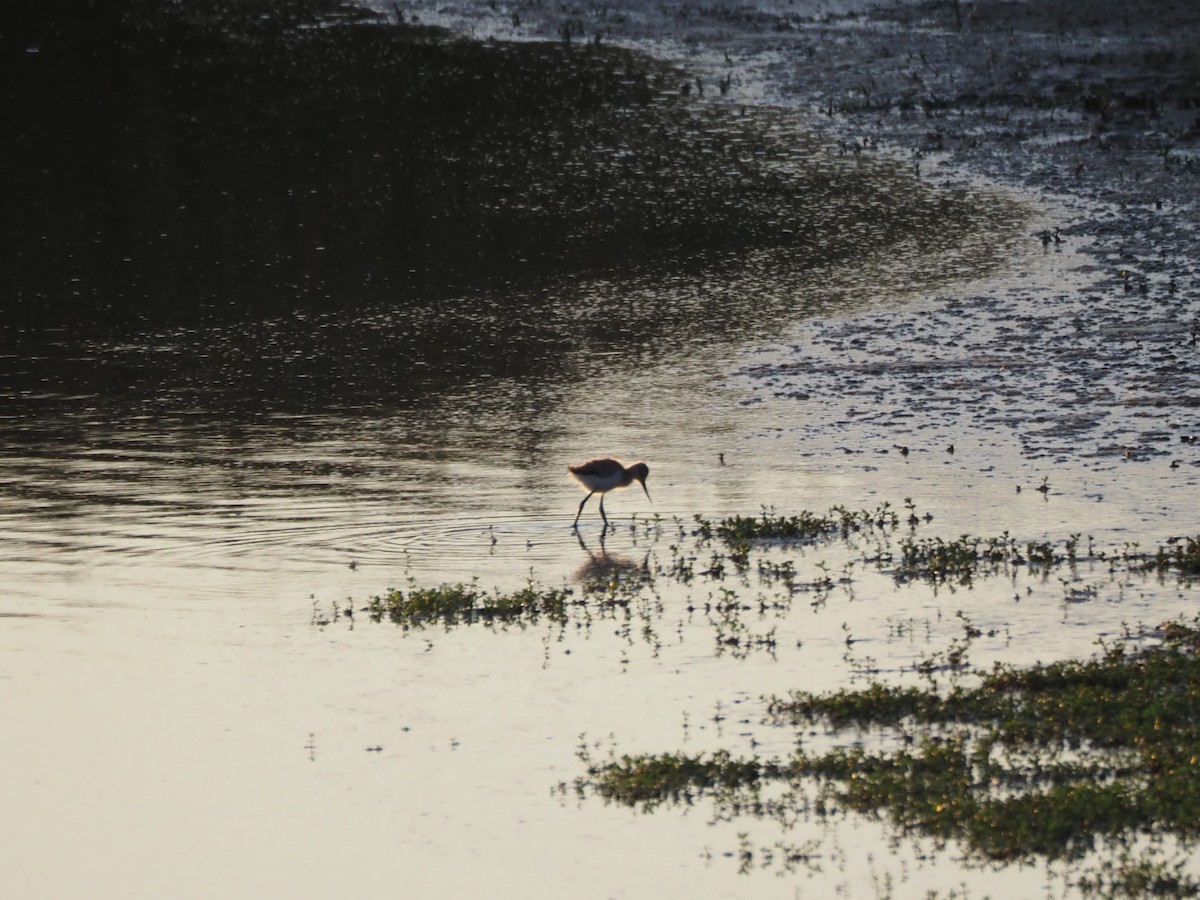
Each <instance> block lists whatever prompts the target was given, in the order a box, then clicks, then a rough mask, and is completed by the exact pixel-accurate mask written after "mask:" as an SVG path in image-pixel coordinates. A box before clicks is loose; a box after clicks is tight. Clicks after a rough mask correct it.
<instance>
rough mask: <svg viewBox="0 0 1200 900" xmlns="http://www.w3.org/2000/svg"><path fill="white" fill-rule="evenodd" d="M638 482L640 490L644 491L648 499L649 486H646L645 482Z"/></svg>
mask: <svg viewBox="0 0 1200 900" xmlns="http://www.w3.org/2000/svg"><path fill="white" fill-rule="evenodd" d="M638 484H640V485H641V486H642V490H643V491H645V492H646V499H647V500H650V488H648V487H646V482H644V481H639V482H638ZM650 502H651V503H653V502H654V501H653V500H650Z"/></svg>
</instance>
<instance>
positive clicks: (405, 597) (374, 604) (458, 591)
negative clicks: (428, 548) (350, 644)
mask: <svg viewBox="0 0 1200 900" xmlns="http://www.w3.org/2000/svg"><path fill="white" fill-rule="evenodd" d="M573 602H576V601H575V600H574V594H573V592H572V591H571V589H570V588H545V587H539V586H537V585H534V584H533V583H532V582H531V583H529V584H527V585H526V586H525V587H523V588H521V589H520V590H517V591H513V592H511V593H501V592H500V591H485V590H483V589H481V588H480V587H479V585H478V584H477V583H475V582H471V583H470V584H462V583H458V584H443V585H438V586H437V587H431V588H427V587H419V586H417V585H416V584H411V583H410V585H409V587H408V589H407V590H404V589H392V590H390V591H388V592H387V593H385V594H382V595H379V596H376V597H372V598H371V599H370V601H369V602H368V603H367V606H366V612H367V614H368V616H369V617H370V618H371V620H372V621H374V622H382V621H384V620H385V619H386V620H387V621H389V622H391V623H392V624H394V625H401V626H403V627H404V628H405V629H406V630H407V629H410V628H425V627H428V626H430V625H442V626H445V627H447V628H449V627H452V626H455V625H473V624H476V623H482V624H507V623H526V624H528V623H534V622H537V621H539V620H542V619H546V620H549V621H550V622H556V623H561V622H565V621H566V619H567V615H568V610H569V607H570V605H571V604H572V603H573Z"/></svg>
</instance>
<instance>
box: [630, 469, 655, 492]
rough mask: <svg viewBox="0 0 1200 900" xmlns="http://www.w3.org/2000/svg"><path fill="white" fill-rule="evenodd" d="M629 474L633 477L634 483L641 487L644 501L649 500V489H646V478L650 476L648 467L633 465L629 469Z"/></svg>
mask: <svg viewBox="0 0 1200 900" xmlns="http://www.w3.org/2000/svg"><path fill="white" fill-rule="evenodd" d="M629 474H630V475H632V476H633V479H634V481H636V482H637V483H638V484H640V485H641V486H642V490H643V491H645V492H646V499H647V500H649V499H650V489H649V488H647V487H646V476H647V475H649V474H650V467H649V466H648V465H646V464H645V463H642V462H640V463H634V464H633V465H632V466H630V467H629Z"/></svg>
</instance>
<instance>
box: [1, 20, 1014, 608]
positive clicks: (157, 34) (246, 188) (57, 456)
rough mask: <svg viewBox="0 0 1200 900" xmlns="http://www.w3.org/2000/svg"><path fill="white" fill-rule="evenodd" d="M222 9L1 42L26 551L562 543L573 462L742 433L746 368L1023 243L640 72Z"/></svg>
mask: <svg viewBox="0 0 1200 900" xmlns="http://www.w3.org/2000/svg"><path fill="white" fill-rule="evenodd" d="M206 9H207V8H206V7H196V8H195V9H194V10H193V13H192V14H191V15H190V16H183V15H181V14H175V13H170V12H155V13H154V14H150V13H149V12H147V13H146V14H145V15H141V16H139V15H136V14H134V13H131V12H129V11H128V10H126V11H125V12H126V14H125V15H122V14H121V11H115V12H114V11H109V12H105V11H104V10H101V9H99V8H90V15H91V16H92V17H93V18H92V19H91V20H89V19H88V18H87V17H86V16H75V17H70V16H58V17H56V16H55V15H53V14H47V16H46V17H45V18H44V19H40V20H39V19H38V18H37V17H33V18H32V19H31V23H30V24H28V26H27V28H28V31H27V33H25V34H23V35H22V34H12V35H10V37H9V38H8V39H7V41H6V44H5V50H6V54H5V59H6V70H7V72H8V74H9V75H10V76H12V77H13V78H14V80H12V81H10V82H9V84H10V85H12V87H10V88H9V90H8V91H7V93H6V94H5V107H6V111H7V113H8V115H6V118H11V119H12V120H14V121H15V122H16V127H15V128H14V129H11V130H10V131H9V133H8V135H7V137H6V138H5V139H4V143H3V145H2V146H3V161H4V164H5V169H6V171H9V172H10V173H18V172H19V173H20V177H11V178H10V185H9V188H10V190H11V191H12V197H13V200H14V202H15V206H16V207H17V208H19V209H21V210H22V212H23V215H21V216H20V217H11V218H10V219H9V220H8V222H7V225H6V226H5V230H4V233H3V238H2V239H3V242H4V245H5V248H6V253H5V260H6V269H7V272H6V277H5V282H4V288H3V291H4V296H3V303H4V305H5V307H6V308H7V309H8V314H7V316H6V319H5V322H4V323H3V327H2V328H0V398H2V402H3V407H2V410H3V412H2V415H3V428H4V430H3V435H4V438H3V441H4V447H3V456H2V461H0V484H2V485H3V488H2V492H0V507H2V508H3V510H4V513H3V514H4V518H5V522H6V531H7V533H8V535H9V540H8V541H7V542H6V544H5V555H6V557H7V559H8V560H9V561H10V564H17V565H25V564H28V563H31V562H45V561H48V560H49V561H51V562H54V563H55V564H57V563H66V564H68V565H78V564H88V565H90V564H91V563H92V562H93V561H94V560H95V559H96V558H97V555H99V556H100V557H103V558H109V559H111V558H114V557H115V558H121V557H124V556H126V555H129V556H138V555H139V554H147V553H151V552H154V553H160V554H161V553H163V552H167V553H169V558H170V559H171V560H172V561H173V564H175V565H179V566H182V567H183V568H184V570H187V569H188V568H190V567H192V566H199V567H201V568H203V567H205V566H208V565H210V564H212V560H213V558H214V557H224V561H223V563H222V564H228V563H229V560H230V559H235V560H236V559H241V560H242V563H241V564H242V565H245V566H247V567H248V568H251V569H253V568H255V567H258V566H265V567H266V568H271V567H273V566H276V565H280V566H295V565H299V566H301V567H303V565H304V563H306V562H308V561H310V560H311V559H312V558H313V554H314V553H316V554H317V555H318V556H319V558H321V559H322V560H324V561H337V562H338V563H339V564H341V563H347V562H349V561H353V560H355V559H361V558H364V557H366V558H376V559H386V560H389V561H391V562H393V563H396V564H398V565H399V564H402V562H401V561H402V560H404V559H406V558H407V557H406V554H407V553H408V552H409V551H411V550H413V548H420V547H422V546H424V545H425V544H426V543H428V544H431V545H434V546H437V545H439V541H440V539H433V540H429V541H423V540H422V539H421V538H420V537H419V535H421V534H425V533H428V530H429V529H430V528H433V529H434V531H435V532H436V531H437V530H438V529H442V530H445V531H452V530H455V529H460V528H468V529H469V530H470V529H475V531H478V530H479V529H482V528H483V527H484V525H483V524H481V523H484V522H485V521H486V520H487V519H488V518H489V517H499V518H501V519H503V518H504V517H511V516H512V515H513V514H514V513H515V514H516V515H518V516H531V517H533V519H534V520H536V521H539V522H546V521H547V519H546V516H547V514H548V513H550V512H551V511H553V512H554V513H555V514H557V513H558V512H559V511H560V507H562V508H563V509H564V510H565V505H564V504H563V499H562V495H561V491H562V486H561V485H560V482H561V477H560V475H561V470H562V468H563V466H564V465H565V464H566V462H569V461H572V460H573V459H575V458H577V457H579V456H583V455H588V454H591V453H596V452H609V453H618V454H628V455H633V454H646V455H649V454H651V453H657V457H658V459H659V460H661V461H662V462H664V463H667V464H669V463H670V461H671V460H672V458H673V457H676V456H677V455H680V453H681V450H680V448H682V447H684V446H693V445H696V444H700V445H703V444H704V443H705V442H706V441H709V440H711V437H712V435H713V434H716V433H720V432H721V430H722V429H728V428H729V427H730V426H728V425H723V424H721V423H722V421H723V417H724V414H723V413H720V412H717V411H716V410H715V409H714V408H713V407H712V404H711V403H708V402H706V401H707V400H708V399H710V398H711V396H712V395H711V391H712V390H713V388H712V385H711V381H712V380H713V379H714V378H719V376H720V375H721V374H722V372H723V371H724V367H725V363H724V362H723V360H728V359H729V358H730V355H731V354H732V353H734V352H735V350H736V348H737V347H739V346H742V345H744V344H746V343H748V342H749V341H751V340H753V339H755V338H760V337H766V336H771V335H774V334H778V333H780V332H781V331H782V330H785V329H786V328H787V327H788V323H791V322H795V321H797V320H799V319H801V318H804V317H806V316H811V315H814V314H817V313H820V312H827V311H829V310H846V309H851V308H855V307H857V306H861V305H863V304H867V303H870V302H872V299H873V297H874V296H877V295H878V292H879V290H880V289H881V286H883V285H886V284H891V285H893V286H894V287H895V288H896V289H900V290H913V289H918V288H919V287H920V286H921V285H922V284H931V283H938V282H940V281H942V280H945V279H952V278H954V277H956V276H960V275H962V274H965V273H968V272H970V273H972V274H978V273H979V272H980V271H984V270H986V269H987V268H988V267H991V266H994V265H996V264H997V263H998V262H999V261H1000V260H1001V259H1002V258H1003V256H1004V255H1005V253H1006V249H1005V247H1006V244H1005V241H1006V240H1007V238H1006V237H1003V236H1002V235H1009V234H1011V233H1012V229H1013V227H1014V225H1015V224H1016V223H1017V222H1018V221H1019V220H1020V216H1021V213H1020V212H1019V211H1018V210H1017V209H1016V208H1015V207H1013V206H1012V205H1010V204H1007V203H1005V202H1002V201H1001V200H1000V199H998V198H997V197H994V196H993V197H988V198H984V197H982V196H971V195H970V194H968V193H967V192H964V191H943V190H938V189H934V188H930V187H929V186H927V185H925V184H923V183H922V182H921V181H919V180H918V179H917V178H915V177H913V176H912V175H911V174H910V173H909V172H907V171H905V170H904V169H902V168H901V167H899V166H896V165H893V164H890V163H887V162H885V161H878V160H867V159H864V158H860V157H857V156H854V155H843V154H839V153H838V152H837V150H836V148H830V147H826V146H822V145H820V144H818V143H817V142H816V141H815V140H814V139H813V138H812V137H810V136H809V135H808V134H807V133H806V132H805V130H804V128H803V123H802V122H801V121H800V120H799V119H798V118H797V117H796V116H794V115H792V114H789V113H787V112H786V111H780V110H771V109H757V108H753V107H752V108H745V107H742V106H739V105H735V104H726V103H720V102H716V100H715V98H708V99H705V98H703V97H700V96H697V95H696V94H695V93H689V94H686V95H685V94H684V93H683V92H682V91H681V90H680V79H681V78H682V77H683V76H681V75H679V74H678V73H676V72H675V71H674V70H673V69H672V68H671V67H669V66H667V65H665V64H663V63H660V62H658V61H655V60H651V59H650V58H648V57H643V56H638V55H635V54H631V53H627V52H624V51H619V50H615V49H612V50H610V49H607V48H594V47H592V48H587V47H580V46H570V47H568V46H563V45H558V44H523V45H504V44H498V45H497V44H481V43H474V42H467V41H462V40H449V39H447V38H445V37H444V36H443V35H441V34H439V33H436V32H433V31H431V30H426V29H422V28H404V29H400V28H396V27H393V26H390V25H344V26H340V27H336V28H330V29H321V28H318V29H304V28H297V27H295V25H294V23H289V21H287V20H286V16H285V17H284V19H283V20H278V21H277V20H275V19H271V18H269V17H268V18H267V19H265V20H263V21H262V22H258V21H256V20H253V19H252V20H250V21H249V23H248V22H247V21H245V20H242V19H238V18H236V17H234V16H232V14H230V13H229V12H228V10H227V11H226V13H224V14H218V11H215V10H214V9H209V10H208V13H207V14H208V18H206V17H205V15H206V14H205V10H206ZM222 15H224V17H222ZM300 20H301V19H300V17H299V14H298V13H297V21H300ZM97 29H99V30H100V31H101V32H102V33H104V34H107V35H108V36H109V37H110V38H111V40H110V41H108V42H107V43H104V44H103V45H96V44H94V43H93V42H92V40H91V38H92V36H93V34H94V33H95V32H96V30H97ZM880 271H886V272H888V273H890V274H889V275H886V276H884V278H885V279H888V278H890V279H891V281H890V282H889V281H886V280H885V281H883V282H881V281H880V279H879V277H878V274H879V272H880ZM867 273H874V274H873V275H871V276H870V277H868V274H867ZM635 383H636V384H637V385H638V386H637V387H636V388H634V387H632V386H633V385H634V384H635ZM622 385H629V386H630V387H629V389H628V390H623V389H622ZM631 392H636V396H631ZM664 421H669V422H672V423H673V424H672V429H671V430H670V431H667V432H665V433H664V432H663V430H662V428H661V426H662V424H663V422H664ZM680 429H682V431H684V432H686V434H681V433H680ZM652 434H653V435H655V436H651V435H652ZM673 445H674V446H673ZM689 452H690V451H689ZM708 455H711V454H708ZM744 490H745V492H746V494H748V493H749V491H750V490H751V489H750V488H749V486H745V488H744ZM746 494H739V497H741V498H742V499H746V500H748V502H751V503H754V502H755V501H754V500H753V499H752V498H748V497H747V496H746ZM675 495H676V497H677V499H676V502H675V504H674V506H675V507H677V508H679V509H680V510H681V511H682V510H686V509H687V508H688V506H689V505H690V504H691V500H690V499H689V498H687V497H686V495H685V492H684V491H677V492H675ZM665 496H666V497H668V498H669V497H670V496H671V494H670V493H666V494H665ZM568 497H569V494H568ZM566 505H570V501H568V503H567V504H566ZM668 508H671V507H670V506H669V507H668ZM431 522H434V523H440V524H435V525H431V524H430V523H431ZM547 527H548V526H547ZM472 533H474V532H472ZM555 540H558V538H556V539H555ZM443 546H444V545H443ZM450 546H451V547H452V546H453V543H451V545H450ZM486 547H487V545H486V544H485V543H482V542H481V543H479V544H478V548H486ZM264 548H269V552H267V553H266V558H267V560H268V562H267V563H262V562H261V560H260V559H258V558H259V557H262V556H263V551H264ZM481 556H482V554H475V555H474V556H472V557H471V558H472V559H474V560H475V561H476V562H478V563H480V564H482V565H485V566H486V565H487V562H486V561H485V560H483V559H481V558H480V557H481ZM522 565H524V563H522ZM176 575H177V573H173V574H170V575H168V576H167V580H168V581H173V580H174V579H175V578H176ZM147 577H148V578H149V579H150V583H151V584H155V583H157V582H158V580H160V579H162V577H163V572H162V571H161V570H158V569H155V570H154V573H153V574H151V575H148V576H147ZM302 577H303V576H302ZM20 592H21V593H23V594H25V595H26V596H30V597H34V596H36V595H37V593H38V587H37V583H36V581H35V582H32V583H25V584H24V585H23V586H22V587H21V589H20Z"/></svg>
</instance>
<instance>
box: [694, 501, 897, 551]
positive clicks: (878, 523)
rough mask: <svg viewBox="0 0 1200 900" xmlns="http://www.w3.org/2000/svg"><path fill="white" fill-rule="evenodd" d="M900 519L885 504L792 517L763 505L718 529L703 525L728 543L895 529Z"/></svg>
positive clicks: (823, 536)
mask: <svg viewBox="0 0 1200 900" xmlns="http://www.w3.org/2000/svg"><path fill="white" fill-rule="evenodd" d="M899 521H900V520H899V515H898V514H897V513H896V511H895V510H894V509H892V508H891V505H890V504H888V503H884V504H883V505H882V506H880V507H879V508H878V509H875V510H873V511H871V510H852V509H847V508H846V507H844V506H834V507H832V508H831V509H830V510H829V511H828V512H827V513H825V514H823V515H822V514H818V513H813V512H810V511H808V510H801V511H800V512H799V513H797V514H795V515H792V516H782V515H776V514H775V513H774V511H773V510H770V509H767V508H765V507H764V509H763V511H762V514H761V515H759V516H757V517H750V516H732V517H730V518H726V519H722V520H721V522H720V523H718V524H717V526H716V527H715V528H714V527H713V526H712V525H711V523H707V522H703V521H701V522H700V524H701V530H702V532H703V533H705V534H715V535H716V536H717V537H718V538H720V539H721V540H722V541H724V542H725V543H727V544H730V545H739V544H741V543H742V542H745V541H815V540H819V539H821V538H829V537H837V536H842V537H846V536H848V535H851V534H854V533H858V532H861V531H869V530H872V529H878V530H885V529H894V528H896V527H897V525H898V524H899Z"/></svg>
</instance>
